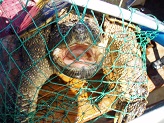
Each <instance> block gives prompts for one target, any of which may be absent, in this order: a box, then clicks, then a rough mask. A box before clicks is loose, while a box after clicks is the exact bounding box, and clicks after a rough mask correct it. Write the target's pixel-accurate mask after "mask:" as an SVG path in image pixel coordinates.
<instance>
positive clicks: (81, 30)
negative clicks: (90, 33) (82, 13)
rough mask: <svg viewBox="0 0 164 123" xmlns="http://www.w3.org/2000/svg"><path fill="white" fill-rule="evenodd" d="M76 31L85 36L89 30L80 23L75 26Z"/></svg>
mask: <svg viewBox="0 0 164 123" xmlns="http://www.w3.org/2000/svg"><path fill="white" fill-rule="evenodd" d="M74 31H75V32H76V33H78V34H83V33H86V32H87V28H86V27H85V25H83V24H82V23H78V24H76V25H75V27H74Z"/></svg>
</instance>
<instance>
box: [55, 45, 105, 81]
mask: <svg viewBox="0 0 164 123" xmlns="http://www.w3.org/2000/svg"><path fill="white" fill-rule="evenodd" d="M97 49H98V47H97V46H93V45H88V44H74V45H72V46H69V47H64V48H63V47H62V48H56V49H55V50H54V51H53V60H54V62H55V63H56V65H57V67H58V69H59V70H60V72H62V73H64V74H65V75H67V76H70V77H72V78H78V79H88V78H91V77H92V76H93V75H94V74H95V73H96V72H97V71H98V70H99V68H100V66H101V65H100V62H101V59H102V57H103V54H102V53H100V52H99V51H98V50H97Z"/></svg>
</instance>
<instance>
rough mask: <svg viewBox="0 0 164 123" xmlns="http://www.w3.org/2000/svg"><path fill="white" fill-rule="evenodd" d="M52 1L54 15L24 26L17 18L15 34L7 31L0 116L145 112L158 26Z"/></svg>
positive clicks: (67, 121) (65, 118)
mask: <svg viewBox="0 0 164 123" xmlns="http://www.w3.org/2000/svg"><path fill="white" fill-rule="evenodd" d="M27 2H28V1H27ZM20 4H21V3H20ZM43 7H44V5H43ZM53 9H54V10H55V13H54V14H53V15H51V16H50V17H49V18H48V19H47V18H46V19H45V18H44V17H45V16H43V15H44V14H43V13H44V12H46V11H42V9H41V10H40V11H38V12H37V15H36V16H35V17H34V18H32V24H30V25H29V26H28V27H27V28H26V29H25V30H24V31H22V32H20V33H17V30H14V28H13V27H12V24H13V21H10V26H11V27H12V30H13V31H12V34H11V35H8V36H5V37H2V38H1V39H0V103H1V104H0V106H1V107H0V122H2V123H3V122H4V123H17V122H18V123H19V122H27V121H29V122H32V123H33V122H35V123H44V122H46V123H60V122H61V123H74V122H80V123H81V122H105V121H109V120H112V119H114V118H115V119H116V120H118V122H121V121H122V118H123V120H126V121H130V120H132V119H134V118H135V117H136V116H140V115H141V114H142V113H143V112H144V110H145V108H146V104H147V101H146V98H147V96H148V87H147V77H146V57H145V55H146V44H147V43H148V41H149V40H148V39H152V38H153V37H154V36H155V35H156V32H153V31H141V30H140V29H139V27H138V26H137V25H134V24H133V23H132V22H131V21H130V22H126V21H125V20H124V18H122V19H117V18H114V17H111V16H110V15H105V14H102V13H99V12H95V11H93V10H89V9H87V7H84V8H82V7H78V6H76V5H71V4H68V5H67V6H64V8H62V9H58V11H57V10H56V4H55V3H53ZM23 11H26V12H27V11H28V9H27V6H24V7H23ZM47 11H48V10H47ZM42 17H43V18H42ZM2 32H3V30H1V31H0V35H1V34H2Z"/></svg>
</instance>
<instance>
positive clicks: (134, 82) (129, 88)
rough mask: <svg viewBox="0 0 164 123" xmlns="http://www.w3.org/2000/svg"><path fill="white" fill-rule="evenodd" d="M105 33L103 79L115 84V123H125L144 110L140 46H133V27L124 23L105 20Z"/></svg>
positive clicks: (143, 84) (143, 77) (146, 92)
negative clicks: (105, 53)
mask: <svg viewBox="0 0 164 123" xmlns="http://www.w3.org/2000/svg"><path fill="white" fill-rule="evenodd" d="M107 20H108V21H105V24H104V26H105V32H108V33H109V35H108V38H109V42H108V45H110V51H111V52H110V53H108V58H110V59H111V60H108V59H106V61H105V62H104V66H105V67H104V72H105V73H106V74H107V77H106V78H107V79H108V80H111V81H113V82H116V84H114V85H113V86H111V87H110V88H115V89H116V91H117V94H118V95H120V96H119V101H118V103H117V104H116V109H117V110H119V111H122V112H117V113H116V118H115V123H116V122H117V123H124V122H125V123H127V122H129V121H131V120H132V119H134V118H135V117H138V116H140V115H141V114H142V113H143V112H144V110H145V109H146V104H147V100H146V98H147V96H148V86H147V78H146V77H147V75H146V70H143V67H144V64H143V62H142V59H141V51H140V49H141V47H139V45H138V43H137V37H136V34H135V31H136V30H135V28H133V26H132V25H128V24H127V23H124V24H122V23H121V21H119V20H116V19H114V18H110V17H107ZM110 70H111V72H110V73H109V71H110Z"/></svg>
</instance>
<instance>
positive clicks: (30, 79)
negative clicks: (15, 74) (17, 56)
mask: <svg viewBox="0 0 164 123" xmlns="http://www.w3.org/2000/svg"><path fill="white" fill-rule="evenodd" d="M26 70H27V69H26ZM50 75H52V69H51V68H50V66H49V64H48V60H46V59H44V60H42V61H41V62H39V63H38V64H36V65H35V66H32V67H31V68H29V70H27V71H24V72H23V73H22V75H21V77H20V84H19V87H18V92H17V105H16V106H17V107H16V108H17V110H18V112H17V113H18V114H17V116H18V117H17V119H16V120H19V122H21V123H26V122H29V120H30V119H32V116H33V113H35V110H36V107H37V104H36V103H37V98H38V93H39V90H40V88H41V87H42V85H43V84H44V82H45V81H46V80H47V79H48V78H49V77H50Z"/></svg>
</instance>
